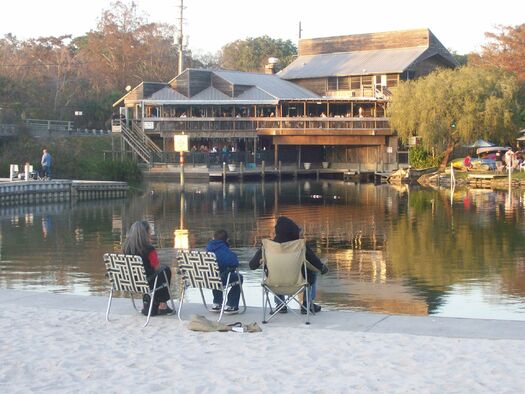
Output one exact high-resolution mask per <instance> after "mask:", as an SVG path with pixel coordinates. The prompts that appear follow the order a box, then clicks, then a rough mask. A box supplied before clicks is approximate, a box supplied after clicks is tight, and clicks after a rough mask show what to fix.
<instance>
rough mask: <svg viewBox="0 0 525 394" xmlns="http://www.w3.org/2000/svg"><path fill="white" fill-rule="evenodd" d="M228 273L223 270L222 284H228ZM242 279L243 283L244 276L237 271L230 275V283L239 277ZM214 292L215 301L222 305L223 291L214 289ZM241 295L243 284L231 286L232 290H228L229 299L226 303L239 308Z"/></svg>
mask: <svg viewBox="0 0 525 394" xmlns="http://www.w3.org/2000/svg"><path fill="white" fill-rule="evenodd" d="M228 273H229V271H226V272H221V280H222V284H223V285H224V286H226V280H227V279H228ZM239 278H240V279H241V283H243V277H242V275H241V274H237V273H236V272H232V273H231V275H230V283H231V282H235V281H237V280H238V279H239ZM212 293H213V303H214V304H219V305H222V300H223V299H222V291H220V290H212ZM240 297H241V286H239V285H235V286H233V287H231V288H230V291H229V292H228V299H227V300H226V305H228V306H231V307H232V308H238V307H239V299H240Z"/></svg>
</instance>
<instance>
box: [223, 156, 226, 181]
mask: <svg viewBox="0 0 525 394" xmlns="http://www.w3.org/2000/svg"><path fill="white" fill-rule="evenodd" d="M222 181H223V182H224V183H226V162H224V161H223V162H222Z"/></svg>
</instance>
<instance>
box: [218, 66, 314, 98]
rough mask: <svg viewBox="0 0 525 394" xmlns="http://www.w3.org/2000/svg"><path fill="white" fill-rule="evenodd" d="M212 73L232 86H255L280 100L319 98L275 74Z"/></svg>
mask: <svg viewBox="0 0 525 394" xmlns="http://www.w3.org/2000/svg"><path fill="white" fill-rule="evenodd" d="M212 72H213V73H215V74H217V75H218V76H219V77H221V78H222V79H224V80H226V81H228V82H230V83H231V84H232V85H248V86H255V87H257V88H258V89H259V90H261V91H263V92H265V93H267V94H268V95H270V96H273V98H274V99H278V100H284V99H308V98H319V96H318V95H316V94H315V93H313V92H311V91H309V90H308V89H305V88H303V87H301V86H299V85H296V84H294V83H292V82H288V81H286V80H283V79H281V78H280V77H279V76H277V75H273V74H258V73H249V72H242V71H227V70H217V71H212Z"/></svg>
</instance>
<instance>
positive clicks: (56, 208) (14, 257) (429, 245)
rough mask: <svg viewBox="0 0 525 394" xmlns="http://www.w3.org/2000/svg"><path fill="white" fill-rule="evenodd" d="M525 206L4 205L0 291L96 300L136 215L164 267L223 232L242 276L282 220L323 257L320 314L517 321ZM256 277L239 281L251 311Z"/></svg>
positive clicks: (517, 197)
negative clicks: (110, 259)
mask: <svg viewBox="0 0 525 394" xmlns="http://www.w3.org/2000/svg"><path fill="white" fill-rule="evenodd" d="M524 198H525V195H524V194H523V193H519V192H512V193H511V194H509V193H508V192H504V191H490V190H472V189H471V190H459V189H455V190H452V191H451V190H448V189H442V190H432V189H408V188H407V187H405V186H400V187H393V186H388V185H381V186H374V185H370V184H353V183H344V182H339V181H313V180H307V181H299V182H263V183H228V184H222V183H201V184H186V186H185V189H184V192H181V190H180V188H179V186H178V185H177V184H173V183H160V182H159V183H150V184H147V185H144V192H143V193H141V194H138V195H135V196H133V197H132V198H130V199H126V200H114V201H107V202H81V203H78V204H69V203H60V204H48V205H42V206H38V207H19V208H0V226H1V228H0V268H1V271H0V285H1V286H2V287H9V288H26V289H45V290H51V291H58V292H73V293H81V294H102V293H104V292H105V291H107V286H108V284H107V281H106V279H105V276H104V267H103V264H102V260H101V256H102V254H103V253H105V252H107V251H112V250H119V248H120V243H121V241H122V240H123V238H124V236H125V231H126V229H128V228H129V226H130V225H131V223H133V222H134V221H136V220H142V219H146V220H148V221H149V222H150V224H151V226H152V229H154V234H155V237H156V243H157V247H158V248H159V255H160V258H161V260H162V261H164V262H166V263H171V264H173V265H174V264H175V256H176V254H175V249H174V248H178V247H183V248H185V247H189V248H203V247H204V246H205V245H206V243H207V241H208V240H209V239H210V238H211V236H212V234H213V231H214V230H216V229H217V228H225V229H226V230H227V231H228V233H229V234H230V239H231V246H232V247H233V249H234V250H235V252H236V253H238V254H239V257H240V260H241V268H242V269H244V270H247V269H248V267H247V261H248V260H249V259H250V258H251V257H252V256H253V254H254V253H255V250H256V248H257V246H258V245H259V243H260V241H261V239H263V238H266V237H272V236H273V227H274V225H275V222H276V219H277V217H278V216H279V215H286V216H289V217H291V218H292V219H294V220H295V221H296V222H297V223H298V224H299V225H300V226H301V227H302V228H303V229H304V234H305V237H306V239H307V242H308V243H309V245H310V246H311V247H312V248H313V249H314V251H315V252H316V253H317V254H318V255H320V256H321V257H322V258H324V259H326V260H327V261H328V264H329V266H330V272H329V273H328V274H327V275H326V276H324V277H321V279H320V283H319V289H318V299H319V301H320V302H321V304H323V305H325V306H326V307H329V308H340V309H352V310H370V311H378V312H388V313H404V314H415V315H426V314H436V315H454V316H456V315H460V316H467V315H468V316H470V314H472V313H474V314H475V315H476V316H477V317H485V318H512V319H522V320H525V311H524V305H525V301H524V300H525V249H524V248H525V246H524V245H525V244H524V242H523V241H524V237H525V231H524V230H525V227H524V225H523V223H524V220H523V219H524ZM259 280H260V273H259V272H248V273H247V275H246V292H247V296H248V302H249V303H250V304H252V305H259V304H260V286H259ZM175 282H177V281H175ZM461 311H463V312H461ZM462 313H463V314H462Z"/></svg>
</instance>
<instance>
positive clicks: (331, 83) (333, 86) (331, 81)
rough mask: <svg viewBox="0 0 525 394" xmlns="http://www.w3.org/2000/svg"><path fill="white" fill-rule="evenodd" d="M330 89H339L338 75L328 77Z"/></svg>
mask: <svg viewBox="0 0 525 394" xmlns="http://www.w3.org/2000/svg"><path fill="white" fill-rule="evenodd" d="M328 90H337V78H336V77H330V78H328Z"/></svg>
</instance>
